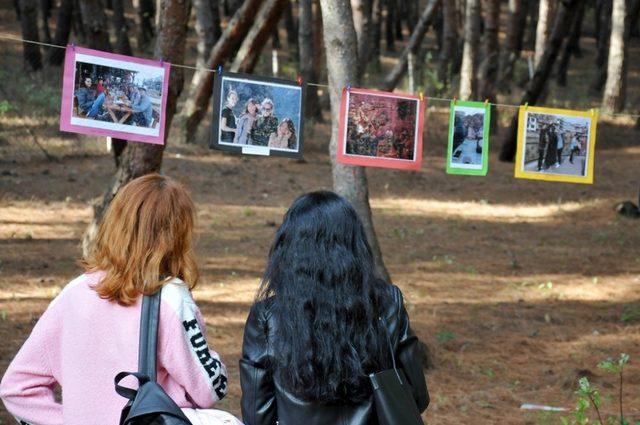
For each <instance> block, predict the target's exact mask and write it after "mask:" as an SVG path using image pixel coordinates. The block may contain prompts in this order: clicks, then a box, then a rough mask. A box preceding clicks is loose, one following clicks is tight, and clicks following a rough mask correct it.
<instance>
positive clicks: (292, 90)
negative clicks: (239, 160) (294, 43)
mask: <svg viewBox="0 0 640 425" xmlns="http://www.w3.org/2000/svg"><path fill="white" fill-rule="evenodd" d="M302 96H303V87H302V86H301V85H299V84H297V83H296V82H292V81H286V80H276V79H267V78H256V77H252V76H251V77H249V76H242V75H238V74H231V73H229V74H223V75H222V77H221V78H216V83H215V86H214V108H213V109H214V117H213V118H214V119H213V122H214V125H213V131H212V137H211V148H218V149H226V150H235V151H239V152H243V153H257V154H267V155H268V154H272V153H273V154H281V155H286V156H294V155H299V154H300V153H301V149H300V147H301V139H302V137H301V136H302Z"/></svg>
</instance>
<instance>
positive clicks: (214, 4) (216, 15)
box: [205, 0, 222, 58]
mask: <svg viewBox="0 0 640 425" xmlns="http://www.w3.org/2000/svg"><path fill="white" fill-rule="evenodd" d="M209 7H210V8H211V19H212V21H213V22H212V25H213V39H214V40H217V39H219V38H220V36H221V35H222V27H221V26H220V1H219V0H209ZM205 58H206V57H205Z"/></svg>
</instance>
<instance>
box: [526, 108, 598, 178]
mask: <svg viewBox="0 0 640 425" xmlns="http://www.w3.org/2000/svg"><path fill="white" fill-rule="evenodd" d="M597 121H598V118H597V114H596V113H595V112H594V111H585V112H582V111H572V110H566V109H551V108H538V107H532V106H529V107H526V106H521V107H520V111H519V122H518V149H517V153H516V170H515V175H516V177H520V178H527V179H537V180H548V181H564V182H570V183H587V184H590V183H593V166H594V154H593V153H594V149H595V143H596V124H597Z"/></svg>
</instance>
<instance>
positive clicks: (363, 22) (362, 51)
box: [351, 0, 373, 77]
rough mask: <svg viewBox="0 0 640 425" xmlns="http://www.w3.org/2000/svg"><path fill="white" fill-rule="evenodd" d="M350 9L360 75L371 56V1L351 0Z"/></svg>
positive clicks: (362, 73) (360, 75)
mask: <svg viewBox="0 0 640 425" xmlns="http://www.w3.org/2000/svg"><path fill="white" fill-rule="evenodd" d="M351 10H352V11H353V25H354V27H355V29H356V36H357V38H358V76H359V77H362V76H363V75H364V72H365V70H366V69H367V64H368V63H369V59H370V58H371V44H372V41H373V39H372V27H373V25H372V24H373V23H372V14H373V1H372V0H351Z"/></svg>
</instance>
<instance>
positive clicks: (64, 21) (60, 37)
mask: <svg viewBox="0 0 640 425" xmlns="http://www.w3.org/2000/svg"><path fill="white" fill-rule="evenodd" d="M72 16H73V0H62V1H61V2H60V8H59V9H58V19H57V24H56V32H55V34H54V36H53V44H56V45H58V46H66V45H67V43H68V42H69V34H70V33H71V18H72ZM47 61H48V62H49V64H50V65H54V66H59V65H62V62H63V61H64V50H63V49H50V50H49V51H48V52H47Z"/></svg>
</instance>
